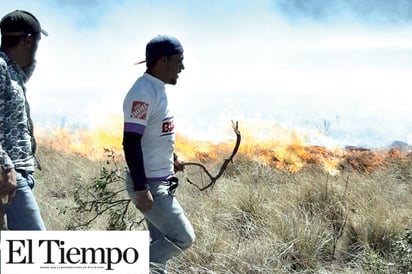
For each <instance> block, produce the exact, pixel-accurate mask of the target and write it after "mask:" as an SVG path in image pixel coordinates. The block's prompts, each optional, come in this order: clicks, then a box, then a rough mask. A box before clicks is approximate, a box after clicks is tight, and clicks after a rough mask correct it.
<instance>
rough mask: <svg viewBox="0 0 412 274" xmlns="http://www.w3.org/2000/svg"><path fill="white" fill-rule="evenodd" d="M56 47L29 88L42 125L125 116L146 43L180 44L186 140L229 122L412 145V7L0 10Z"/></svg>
mask: <svg viewBox="0 0 412 274" xmlns="http://www.w3.org/2000/svg"><path fill="white" fill-rule="evenodd" d="M14 9H25V10H28V11H31V12H32V13H33V14H35V15H36V16H37V18H38V19H39V20H40V22H41V23H42V26H43V27H44V29H46V30H47V31H48V32H49V37H47V38H44V39H42V41H41V42H40V47H39V51H38V55H37V59H38V68H37V70H36V72H35V74H34V76H33V78H32V79H31V81H30V82H29V85H28V88H29V89H28V90H29V100H30V103H31V105H32V109H33V116H34V119H35V120H36V121H35V122H36V124H37V125H39V126H46V125H56V124H57V125H63V124H68V125H90V126H93V125H96V124H100V123H103V122H104V121H105V117H106V116H107V115H109V116H110V115H112V114H113V113H117V114H121V113H122V102H123V98H124V96H125V94H126V92H127V91H128V89H129V88H130V86H131V85H132V84H133V82H134V81H135V80H136V78H137V77H139V76H140V75H141V74H142V73H143V72H144V71H145V66H144V65H140V66H135V65H133V63H134V62H135V61H140V60H143V59H144V49H145V45H146V43H147V42H148V41H149V40H150V39H151V38H152V37H154V36H156V35H158V34H169V35H173V36H175V37H177V38H178V39H179V40H180V41H181V42H182V44H183V46H184V49H185V66H186V69H185V70H184V71H183V72H182V73H181V75H180V78H179V80H178V84H177V85H176V86H173V87H172V86H168V87H167V90H168V94H169V98H170V101H171V104H172V106H173V108H174V109H175V113H176V125H177V128H178V130H179V129H180V130H181V131H182V132H183V133H187V134H192V135H193V136H206V137H207V136H209V135H208V134H212V133H213V132H216V131H218V129H221V128H223V127H225V126H226V125H228V126H230V120H231V119H234V120H242V121H245V120H247V121H248V122H246V123H249V124H253V121H255V120H259V121H261V122H262V121H266V123H267V125H268V127H270V126H272V125H274V124H279V125H282V126H284V127H286V128H291V129H294V128H296V129H303V130H304V131H305V130H306V131H309V132H310V131H311V130H314V131H316V130H318V129H322V130H323V131H325V132H326V135H327V137H328V138H331V139H333V140H337V141H338V142H339V143H342V144H345V145H346V144H353V145H371V146H375V145H376V146H380V145H385V144H389V143H390V142H391V141H393V140H401V141H404V142H409V143H411V142H412V108H411V107H410V102H409V101H408V100H407V99H406V96H408V94H409V93H410V92H411V88H412V84H411V79H412V77H411V76H412V1H409V0H363V1H359V0H358V1H356V0H347V1H345V0H329V1H321V0H318V1H315V0H278V1H269V0H254V1H249V0H245V1H243V0H226V1H225V0H211V1H189V0H186V1H183V0H181V1H173V0H151V1H139V0H37V1H32V0H13V1H11V0H0V11H1V13H2V15H4V14H5V13H7V12H9V11H12V10H14Z"/></svg>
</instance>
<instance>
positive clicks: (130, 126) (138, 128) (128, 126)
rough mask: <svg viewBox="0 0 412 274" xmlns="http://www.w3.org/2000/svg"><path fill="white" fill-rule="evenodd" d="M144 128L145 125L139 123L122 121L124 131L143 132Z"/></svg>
mask: <svg viewBox="0 0 412 274" xmlns="http://www.w3.org/2000/svg"><path fill="white" fill-rule="evenodd" d="M145 128H146V126H144V125H139V124H134V123H124V131H125V132H134V133H139V134H143V132H144V130H145Z"/></svg>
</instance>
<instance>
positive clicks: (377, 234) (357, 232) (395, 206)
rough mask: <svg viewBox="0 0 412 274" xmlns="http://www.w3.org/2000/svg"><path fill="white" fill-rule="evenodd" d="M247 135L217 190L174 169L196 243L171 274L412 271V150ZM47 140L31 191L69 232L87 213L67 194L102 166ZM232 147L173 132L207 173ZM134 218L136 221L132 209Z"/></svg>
mask: <svg viewBox="0 0 412 274" xmlns="http://www.w3.org/2000/svg"><path fill="white" fill-rule="evenodd" d="M43 140H44V139H43ZM247 140H248V139H247V138H246V139H244V140H243V143H242V145H241V147H240V150H239V153H238V155H236V157H235V160H234V162H233V163H232V164H230V165H229V167H228V169H227V170H226V172H225V174H224V176H223V177H222V178H221V179H219V180H218V182H217V183H216V185H215V186H214V187H213V189H208V190H207V191H204V192H200V191H199V190H198V189H197V188H195V187H193V186H192V185H190V184H188V183H185V176H186V175H187V174H188V173H190V178H191V180H192V181H194V182H197V183H199V184H202V183H204V182H203V181H204V180H205V177H204V176H202V173H201V172H200V171H199V170H189V169H188V170H186V174H178V175H179V177H180V181H181V184H180V186H179V189H178V192H177V195H178V197H179V201H180V202H181V204H182V205H183V207H184V208H185V210H186V213H187V215H188V217H189V219H190V220H191V222H192V223H193V225H194V227H195V231H196V234H197V239H196V242H195V244H194V246H193V247H191V248H190V249H189V250H188V251H187V252H185V253H184V254H182V255H181V256H180V257H178V258H176V259H174V260H172V261H171V263H170V270H169V272H170V273H360V272H361V273H406V272H407V271H412V269H411V268H410V266H411V265H412V252H411V250H412V240H410V234H411V233H410V231H411V230H412V220H411V217H410V216H412V154H411V153H409V154H408V153H406V152H404V151H401V150H389V151H372V150H364V149H353V148H352V149H326V148H323V147H318V146H305V145H304V144H302V143H299V142H298V143H285V144H281V143H276V142H272V143H268V142H266V143H265V142H262V143H249V142H248V141H247ZM49 144H50V143H48V142H40V149H39V158H40V160H41V162H42V164H43V170H42V171H41V172H37V176H36V177H37V179H38V183H37V187H36V192H37V193H36V195H37V197H38V200H39V204H40V207H41V209H42V213H43V215H44V219H45V221H46V224H47V227H48V228H49V229H53V230H60V229H67V228H68V227H70V228H71V229H75V227H73V224H75V223H76V222H77V221H78V220H80V219H85V218H88V217H89V216H88V215H87V214H86V215H84V216H80V215H79V214H78V212H72V211H70V210H67V208H69V207H70V206H74V205H75V204H76V202H75V201H74V200H73V193H74V192H75V191H77V188H78V186H79V185H84V186H86V185H88V184H90V183H91V181H92V180H91V178H93V177H96V176H98V174H99V171H100V170H101V169H102V167H103V166H104V167H106V165H107V162H106V159H105V158H100V160H98V161H96V160H95V159H94V158H93V160H91V159H89V158H88V157H87V154H85V153H80V154H79V153H78V151H71V150H69V151H64V149H63V148H59V147H50V146H49ZM183 144H184V145H183ZM68 147H69V148H70V146H68ZM232 147H233V144H232V143H230V142H228V143H224V144H214V143H205V142H194V141H193V140H189V139H186V138H183V137H182V136H179V137H178V148H179V149H180V150H179V151H178V152H179V154H180V155H181V157H182V158H184V159H185V160H191V161H200V162H202V163H203V164H205V165H207V167H208V168H210V170H211V172H212V173H213V171H215V170H217V169H218V168H219V165H220V164H221V163H222V161H223V159H225V158H227V157H228V156H229V155H230V153H231V150H232ZM102 150H103V149H102ZM102 153H103V152H102ZM103 154H104V153H103ZM93 155H97V153H94V154H93ZM119 155H121V153H120V152H119ZM118 160H119V163H120V166H119V167H117V168H118V169H119V170H120V171H121V170H122V169H123V168H124V163H123V160H122V159H121V158H119V159H118ZM206 179H207V178H206ZM122 187H123V186H122V185H119V188H122ZM62 209H66V211H65V210H62ZM130 214H131V215H130V216H129V218H131V219H134V220H139V219H140V218H141V215H140V214H139V213H138V212H137V210H132V212H130ZM107 222H108V217H107V216H102V217H101V218H98V219H97V220H96V222H94V223H92V224H90V226H89V227H88V229H96V230H104V229H107ZM137 229H143V227H137Z"/></svg>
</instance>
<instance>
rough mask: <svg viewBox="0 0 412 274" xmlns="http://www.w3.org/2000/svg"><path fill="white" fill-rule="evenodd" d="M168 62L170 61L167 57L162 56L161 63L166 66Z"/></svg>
mask: <svg viewBox="0 0 412 274" xmlns="http://www.w3.org/2000/svg"><path fill="white" fill-rule="evenodd" d="M167 61H168V58H167V56H162V57H161V58H160V59H159V62H160V63H161V64H166V63H167Z"/></svg>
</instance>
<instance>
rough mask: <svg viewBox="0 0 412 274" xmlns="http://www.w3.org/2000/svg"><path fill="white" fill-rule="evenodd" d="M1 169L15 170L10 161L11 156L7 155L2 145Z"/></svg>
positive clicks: (0, 155)
mask: <svg viewBox="0 0 412 274" xmlns="http://www.w3.org/2000/svg"><path fill="white" fill-rule="evenodd" d="M0 167H1V168H2V169H3V170H6V169H11V168H14V164H13V161H12V160H11V159H10V157H9V155H7V152H5V151H4V150H3V148H2V147H1V145H0Z"/></svg>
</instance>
